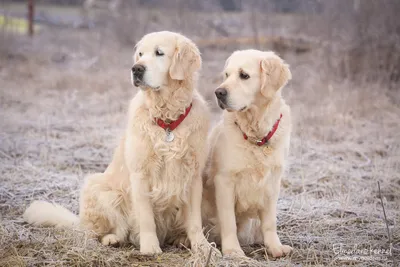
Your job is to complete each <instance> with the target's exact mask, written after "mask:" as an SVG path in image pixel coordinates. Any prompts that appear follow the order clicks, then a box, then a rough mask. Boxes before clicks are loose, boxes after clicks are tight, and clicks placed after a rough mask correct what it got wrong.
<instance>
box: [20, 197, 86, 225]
mask: <svg viewBox="0 0 400 267" xmlns="http://www.w3.org/2000/svg"><path fill="white" fill-rule="evenodd" d="M23 218H24V220H25V221H26V222H28V223H30V224H33V225H36V226H54V227H57V228H74V227H77V226H78V225H79V217H78V216H77V215H75V214H73V213H72V212H70V211H69V210H67V209H66V208H64V207H62V206H60V205H58V204H52V203H49V202H46V201H39V200H36V201H34V202H32V204H31V205H30V206H29V207H28V208H27V209H26V211H25V212H24V215H23Z"/></svg>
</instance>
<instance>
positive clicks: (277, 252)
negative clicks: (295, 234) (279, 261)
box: [267, 245, 293, 258]
mask: <svg viewBox="0 0 400 267" xmlns="http://www.w3.org/2000/svg"><path fill="white" fill-rule="evenodd" d="M292 250H293V248H292V247H291V246H287V245H278V246H273V247H272V246H270V247H268V248H267V252H268V254H270V255H271V256H272V257H274V258H279V257H283V256H286V255H288V254H290V252H291V251H292Z"/></svg>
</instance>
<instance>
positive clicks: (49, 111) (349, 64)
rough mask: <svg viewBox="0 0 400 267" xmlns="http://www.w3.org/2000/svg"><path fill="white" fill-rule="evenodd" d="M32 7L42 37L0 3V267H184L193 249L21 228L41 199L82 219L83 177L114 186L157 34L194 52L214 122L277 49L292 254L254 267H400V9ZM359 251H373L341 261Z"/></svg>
mask: <svg viewBox="0 0 400 267" xmlns="http://www.w3.org/2000/svg"><path fill="white" fill-rule="evenodd" d="M34 2H35V5H34V9H35V12H34V17H33V21H34V34H33V36H29V35H28V34H27V31H28V28H29V27H28V24H27V21H26V17H27V12H28V8H27V6H28V5H27V1H10V0H3V1H2V2H1V3H0V215H1V217H0V219H1V220H0V266H13V267H14V266H42V265H43V266H44V265H46V266H119V265H120V266H125V265H126V266H183V265H184V264H185V261H186V260H187V258H188V257H189V256H190V252H188V251H187V250H185V249H176V248H169V247H167V248H163V249H164V251H166V253H164V254H162V255H160V256H155V257H143V256H140V255H139V253H138V252H137V250H135V249H134V248H133V247H131V246H129V245H126V246H124V247H122V248H104V247H102V246H101V245H100V244H98V242H97V241H96V240H91V239H88V237H87V236H86V234H85V233H84V232H80V231H73V232H71V231H64V230H62V229H61V230H60V229H59V230H55V229H46V228H36V227H31V226H28V225H26V224H24V222H23V221H22V218H21V214H22V213H23V211H24V209H25V208H26V206H27V205H28V204H29V203H30V202H31V201H32V200H33V199H45V200H48V201H52V202H57V203H61V204H62V205H64V206H66V207H67V208H69V209H71V210H73V211H75V212H77V211H78V203H79V200H78V199H79V188H80V186H81V184H82V182H83V179H84V176H85V175H86V174H88V173H92V172H98V171H104V169H105V168H106V166H107V164H108V163H109V161H110V159H111V156H112V152H113V149H114V148H115V145H116V143H117V141H118V138H119V136H121V134H122V132H123V129H124V128H125V127H126V114H127V107H128V103H129V99H130V98H132V97H133V96H134V94H135V92H136V90H137V89H136V88H134V87H133V86H132V85H131V84H130V76H129V75H130V68H131V66H132V54H133V49H134V45H135V43H136V42H137V41H138V40H139V39H140V38H141V37H142V36H143V35H144V34H145V33H148V32H152V31H159V30H170V31H177V32H180V33H183V34H185V35H187V36H188V37H189V38H191V39H193V40H194V41H195V42H196V43H197V44H198V46H199V48H200V50H201V52H202V57H203V68H202V71H201V75H200V79H199V83H198V89H199V91H200V92H201V93H202V95H203V96H204V97H205V98H206V100H207V101H208V102H209V106H210V109H211V111H212V112H213V121H214V122H216V121H218V120H219V117H220V114H221V111H220V110H219V109H218V107H217V105H216V104H215V99H214V90H215V88H216V87H217V86H218V84H219V83H220V82H221V78H222V77H221V75H220V73H221V71H222V68H223V66H224V62H225V59H226V58H227V57H228V56H229V55H230V54H231V53H232V52H233V51H235V50H237V49H245V48H257V49H261V50H273V51H275V52H277V53H278V54H279V55H280V56H281V57H282V58H284V59H285V60H286V61H287V62H288V63H289V64H290V66H291V71H292V74H293V79H292V81H291V82H290V83H289V84H288V86H286V87H285V88H284V89H283V96H284V98H285V99H286V101H287V103H288V104H289V105H290V106H291V108H292V113H293V121H294V130H293V133H292V142H291V152H290V164H289V167H288V169H287V171H286V173H285V176H284V178H283V182H282V193H281V198H280V200H279V203H278V209H279V211H278V231H279V235H280V236H281V239H282V241H283V242H284V243H286V244H290V245H292V246H293V247H294V248H295V251H294V253H293V254H292V255H290V256H287V257H286V258H284V259H279V260H274V259H271V258H268V257H267V256H266V255H265V251H264V249H263V248H262V247H246V248H245V251H246V253H247V255H248V256H249V257H251V258H253V259H254V266H292V265H296V266H314V265H315V266H317V265H319V266H328V265H330V266H349V265H355V266H392V265H394V266H396V264H399V262H400V256H399V253H400V251H399V250H400V244H399V242H400V230H399V222H400V88H399V82H400V18H399V14H400V1H398V0H347V1H346V0H330V1H321V0H264V1H263V0H248V1H245V0H204V1H200V0H197V1H196V0H186V1H185V0H110V1H105V0H86V1H82V0H35V1H34ZM378 182H379V183H380V190H379V189H378V184H377V183H378ZM383 207H384V208H385V212H386V217H385V216H384V212H383ZM338 244H339V245H340V244H341V245H340V246H341V247H342V248H343V249H342V250H339V251H338V250H337V249H335V247H336V248H337V246H338ZM355 247H356V248H360V249H364V248H367V249H368V251H369V252H368V253H367V254H366V255H364V254H363V253H361V252H360V251H354V252H352V253H350V255H346V253H345V252H346V251H349V250H351V249H352V248H355ZM370 248H372V249H390V254H387V255H386V254H384V253H373V252H371V250H369V249H370ZM347 256H349V257H347ZM221 264H230V266H239V265H240V264H239V263H235V262H230V263H229V262H227V261H221ZM257 264H258V265H257ZM224 266H226V265H224ZM242 266H243V265H242Z"/></svg>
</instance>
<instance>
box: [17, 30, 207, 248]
mask: <svg viewBox="0 0 400 267" xmlns="http://www.w3.org/2000/svg"><path fill="white" fill-rule="evenodd" d="M134 61H135V65H134V66H137V65H142V66H144V67H145V69H146V71H145V73H144V75H143V77H139V78H138V77H137V76H135V75H134V74H132V82H133V83H135V85H137V86H139V87H140V89H141V90H140V91H139V92H138V93H137V94H136V95H135V97H134V98H133V99H132V101H131V103H130V107H129V114H128V125H127V128H126V131H125V134H124V137H123V138H122V139H121V141H120V143H119V145H118V147H117V148H116V150H115V152H114V156H113V159H112V162H111V163H110V165H109V166H108V168H107V169H106V171H105V172H104V173H97V174H93V175H90V176H88V177H87V178H86V180H85V184H84V186H83V188H82V190H81V197H80V211H79V219H78V218H75V216H74V215H73V214H71V213H70V212H69V211H67V210H66V209H64V208H62V207H60V206H58V205H53V204H50V203H47V202H43V201H40V202H34V203H32V205H31V206H30V207H29V208H28V209H27V210H26V212H25V214H24V218H25V220H26V221H27V222H29V223H33V224H36V225H55V226H56V225H58V226H69V227H72V226H74V225H77V224H78V223H79V225H80V226H81V227H83V228H85V229H88V230H92V231H93V232H95V233H96V235H98V236H99V238H100V240H101V242H102V243H103V244H105V245H114V244H116V243H122V242H127V241H130V242H132V243H133V244H135V245H137V246H140V251H141V252H142V253H144V254H153V253H159V252H161V249H160V245H163V244H166V243H169V244H177V243H180V242H184V241H185V240H186V237H188V239H189V240H190V242H191V245H192V247H195V246H197V245H198V244H199V243H202V242H206V241H205V237H204V235H203V233H202V224H201V197H202V180H201V173H202V171H203V168H204V165H205V162H206V157H207V153H208V151H207V140H206V139H207V138H206V137H207V132H208V127H209V114H208V108H207V106H206V104H205V102H204V100H203V99H202V98H201V96H200V95H199V93H198V92H197V90H196V89H195V83H196V76H197V71H198V70H199V69H200V67H201V58H200V52H199V50H198V49H197V47H196V45H195V44H194V43H193V42H192V41H191V40H189V39H188V38H186V37H184V36H182V35H179V34H176V33H171V32H157V33H151V34H148V35H146V36H144V37H143V39H142V40H141V41H140V42H139V43H138V44H137V46H136V52H135V54H134ZM191 103H192V109H191V111H190V113H189V114H188V116H187V117H186V118H185V120H184V121H183V122H182V123H181V124H180V125H179V126H178V127H177V128H176V129H175V130H174V131H173V133H174V135H175V139H174V141H173V142H170V143H168V142H166V141H165V136H166V133H165V130H164V129H162V128H161V127H159V126H158V125H157V124H156V123H155V118H161V119H162V120H164V121H165V120H167V119H169V120H176V119H177V118H178V117H179V116H180V115H181V114H183V113H184V112H185V109H186V107H188V106H189V105H190V104H191ZM207 244H208V243H207Z"/></svg>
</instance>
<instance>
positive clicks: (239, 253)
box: [222, 248, 245, 256]
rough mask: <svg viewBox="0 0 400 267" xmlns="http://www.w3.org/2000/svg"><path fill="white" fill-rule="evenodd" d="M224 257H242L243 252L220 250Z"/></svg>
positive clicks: (234, 249)
mask: <svg viewBox="0 0 400 267" xmlns="http://www.w3.org/2000/svg"><path fill="white" fill-rule="evenodd" d="M222 254H224V256H244V255H245V254H244V252H243V250H242V249H241V248H231V249H224V250H222Z"/></svg>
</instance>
